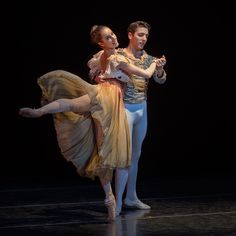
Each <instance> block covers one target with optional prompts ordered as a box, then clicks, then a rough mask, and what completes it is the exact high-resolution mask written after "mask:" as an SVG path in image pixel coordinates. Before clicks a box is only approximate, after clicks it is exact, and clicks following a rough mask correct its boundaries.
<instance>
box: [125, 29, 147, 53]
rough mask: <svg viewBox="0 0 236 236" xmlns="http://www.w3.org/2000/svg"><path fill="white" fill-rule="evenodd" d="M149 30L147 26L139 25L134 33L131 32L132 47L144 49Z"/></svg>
mask: <svg viewBox="0 0 236 236" xmlns="http://www.w3.org/2000/svg"><path fill="white" fill-rule="evenodd" d="M148 36H149V32H148V29H147V28H145V27H138V28H137V29H136V31H135V32H134V34H132V33H131V32H129V34H128V37H129V40H130V44H131V45H132V47H133V48H134V49H135V50H137V51H141V50H143V48H144V46H145V44H146V42H147V40H148Z"/></svg>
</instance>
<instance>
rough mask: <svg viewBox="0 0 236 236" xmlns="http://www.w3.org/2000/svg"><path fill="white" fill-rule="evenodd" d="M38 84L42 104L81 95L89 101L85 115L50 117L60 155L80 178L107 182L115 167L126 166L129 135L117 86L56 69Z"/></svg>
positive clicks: (72, 113) (67, 114)
mask: <svg viewBox="0 0 236 236" xmlns="http://www.w3.org/2000/svg"><path fill="white" fill-rule="evenodd" d="M111 81H112V80H111ZM38 84H39V86H40V87H41V89H42V103H43V104H45V103H48V102H52V101H54V100H56V99H59V98H77V97H80V96H83V95H85V94H88V95H89V97H90V99H91V104H92V108H91V109H90V111H88V112H87V113H84V114H78V113H74V112H61V113H56V114H53V119H54V124H55V129H56V133H57V141H58V145H59V147H60V149H61V153H62V155H63V156H64V157H65V159H66V160H68V161H71V162H72V163H73V164H74V165H75V166H76V168H77V171H78V173H79V174H80V175H81V176H86V177H90V178H92V179H93V178H94V177H95V176H99V177H101V178H105V179H108V180H111V179H112V174H113V170H114V169H115V168H117V167H118V168H126V167H128V166H129V165H130V161H131V145H130V134H129V128H128V123H127V118H126V114H125V110H124V104H123V98H122V90H121V87H120V86H119V83H114V81H113V82H109V81H108V82H105V83H102V84H99V85H92V84H90V83H87V82H86V81H85V80H83V79H81V78H80V77H78V76H76V75H74V74H72V73H70V72H67V71H63V70H56V71H51V72H49V73H47V74H45V75H43V76H41V77H40V78H39V79H38Z"/></svg>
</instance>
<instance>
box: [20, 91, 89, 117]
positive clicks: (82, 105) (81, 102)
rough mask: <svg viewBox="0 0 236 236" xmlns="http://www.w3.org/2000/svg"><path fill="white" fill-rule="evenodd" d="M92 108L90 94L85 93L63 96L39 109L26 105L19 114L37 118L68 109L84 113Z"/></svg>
mask: <svg viewBox="0 0 236 236" xmlns="http://www.w3.org/2000/svg"><path fill="white" fill-rule="evenodd" d="M90 108H91V100H90V97H89V96H88V95H84V96H81V97H79V98H74V99H66V98H61V99H58V100H55V101H53V102H51V103H48V104H47V105H45V106H43V107H41V108H38V109H33V108H30V107H24V108H21V109H20V110H19V114H20V115H21V116H24V117H28V118H37V117H40V116H43V115H45V114H53V113H59V112H66V111H73V112H79V113H83V112H86V111H89V109H90Z"/></svg>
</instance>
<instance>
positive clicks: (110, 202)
mask: <svg viewBox="0 0 236 236" xmlns="http://www.w3.org/2000/svg"><path fill="white" fill-rule="evenodd" d="M100 182H101V184H102V187H103V190H104V192H105V195H106V198H105V200H104V204H105V206H106V207H107V210H108V220H114V219H115V217H116V200H115V197H114V195H113V192H112V187H111V183H110V181H108V180H104V179H102V178H100Z"/></svg>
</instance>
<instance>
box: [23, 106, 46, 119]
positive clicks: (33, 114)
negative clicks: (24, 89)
mask: <svg viewBox="0 0 236 236" xmlns="http://www.w3.org/2000/svg"><path fill="white" fill-rule="evenodd" d="M19 115H21V116H23V117H28V118H37V117H40V116H42V115H43V114H42V112H41V111H40V110H39V109H32V108H29V107H25V108H21V109H20V111H19Z"/></svg>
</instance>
